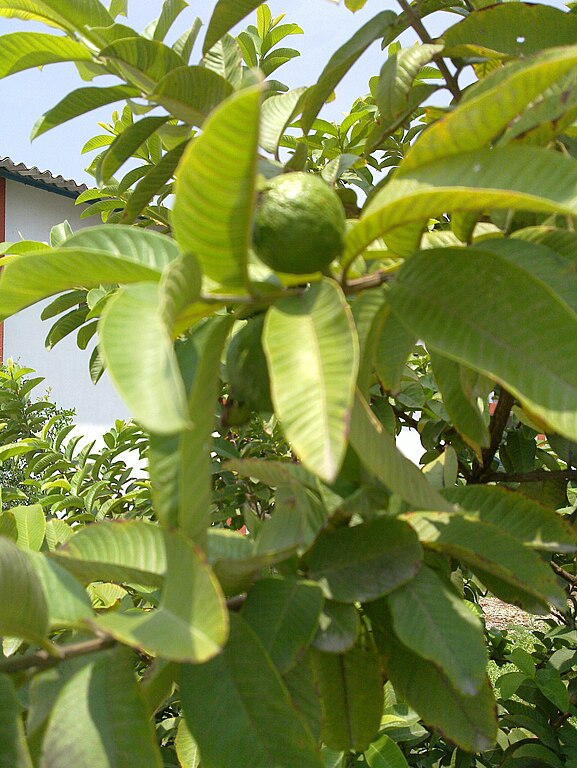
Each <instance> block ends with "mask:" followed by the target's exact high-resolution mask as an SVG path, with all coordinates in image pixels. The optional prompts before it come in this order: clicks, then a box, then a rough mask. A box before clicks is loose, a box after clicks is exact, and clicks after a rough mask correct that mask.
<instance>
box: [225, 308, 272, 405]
mask: <svg viewBox="0 0 577 768" xmlns="http://www.w3.org/2000/svg"><path fill="white" fill-rule="evenodd" d="M264 318H265V316H264V315H258V316H257V317H253V318H251V319H250V320H249V321H248V322H247V324H246V325H245V326H244V327H243V328H241V329H240V331H238V333H236V334H235V335H234V336H233V337H232V339H231V342H230V344H229V346H228V352H227V355H226V377H227V379H228V384H229V389H228V392H229V397H230V398H232V400H234V402H235V403H238V404H239V405H242V406H246V407H247V408H250V410H251V411H272V410H273V405H272V401H271V397H270V379H269V375H268V367H267V363H266V358H265V355H264V351H263V348H262V343H261V337H262V329H263V325H264Z"/></svg>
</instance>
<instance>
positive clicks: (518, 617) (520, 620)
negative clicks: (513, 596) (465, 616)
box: [479, 597, 542, 629]
mask: <svg viewBox="0 0 577 768" xmlns="http://www.w3.org/2000/svg"><path fill="white" fill-rule="evenodd" d="M479 604H480V605H481V608H482V609H483V611H484V612H485V619H486V621H487V626H488V627H495V629H507V627H510V626H512V625H514V624H521V625H522V626H524V627H529V628H535V627H537V626H538V625H539V621H540V619H541V618H542V617H541V616H534V615H533V614H532V613H526V612H525V611H522V610H521V609H520V608H517V607H515V606H514V605H509V604H508V603H503V602H502V601H501V600H498V599H497V598H496V597H482V598H480V600H479Z"/></svg>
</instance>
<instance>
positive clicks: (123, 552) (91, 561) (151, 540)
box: [51, 520, 166, 587]
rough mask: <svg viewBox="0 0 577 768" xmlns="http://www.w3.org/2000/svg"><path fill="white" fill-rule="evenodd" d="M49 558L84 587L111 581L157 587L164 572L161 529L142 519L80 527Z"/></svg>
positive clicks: (161, 582)
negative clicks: (85, 584) (78, 580)
mask: <svg viewBox="0 0 577 768" xmlns="http://www.w3.org/2000/svg"><path fill="white" fill-rule="evenodd" d="M51 557H53V558H54V559H55V560H56V562H57V563H58V564H59V565H61V566H62V567H63V568H66V570H67V571H70V572H71V573H72V574H74V576H76V577H77V578H79V579H81V580H82V581H84V582H85V583H87V584H89V583H90V582H93V581H113V582H118V583H121V584H122V583H126V582H134V583H136V584H143V585H148V586H153V587H158V586H161V585H162V584H163V582H164V574H165V573H166V551H165V547H164V541H163V538H162V530H161V529H160V528H159V527H158V526H156V525H151V524H150V523H145V522H144V521H141V520H131V521H126V522H115V523H108V522H107V523H100V524H98V525H91V526H88V527H86V528H82V529H81V530H80V531H79V532H78V533H75V534H74V536H72V537H71V538H70V539H69V540H68V541H67V542H66V544H64V546H63V547H61V548H60V549H59V550H58V551H57V552H56V553H53V554H52V555H51Z"/></svg>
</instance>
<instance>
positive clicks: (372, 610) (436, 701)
mask: <svg viewBox="0 0 577 768" xmlns="http://www.w3.org/2000/svg"><path fill="white" fill-rule="evenodd" d="M382 603H384V601H380V602H379V603H373V604H372V605H370V606H368V610H369V614H370V618H371V622H372V624H373V629H374V630H376V637H375V639H376V642H377V646H378V648H379V651H380V653H381V656H382V661H383V664H384V666H385V671H386V674H387V676H388V678H389V679H390V681H391V682H392V684H393V686H394V688H395V691H396V692H397V693H398V695H399V696H402V698H403V699H404V700H405V701H406V702H407V703H408V704H409V705H410V706H411V707H413V709H415V710H416V711H417V712H418V713H419V715H421V717H422V718H423V720H424V721H425V723H427V724H428V725H429V726H432V727H433V728H434V729H435V730H436V731H438V732H440V733H441V735H442V736H443V737H445V738H447V739H450V740H451V741H453V742H455V744H457V745H458V746H459V747H461V748H462V749H465V750H466V751H467V752H482V751H484V750H487V749H490V748H491V747H492V746H493V743H494V741H495V739H496V736H497V718H496V712H495V710H496V707H495V699H494V697H493V693H492V690H491V686H490V684H489V681H488V680H486V681H485V685H484V686H483V688H482V689H481V691H480V693H478V694H476V695H474V696H465V695H464V694H462V693H459V692H458V691H456V690H455V689H454V688H453V687H452V685H451V684H450V682H449V681H448V679H447V678H446V677H445V675H444V674H443V672H442V671H441V670H440V669H439V668H438V667H437V666H435V665H434V664H431V663H430V661H427V660H425V659H423V658H422V657H421V656H419V655H417V654H416V653H413V652H412V651H411V650H409V649H408V648H407V647H406V646H404V645H403V644H402V643H401V642H400V641H399V640H398V638H397V637H396V635H395V633H394V632H393V629H392V627H391V623H390V617H388V616H387V614H386V609H385V608H384V606H383V605H382Z"/></svg>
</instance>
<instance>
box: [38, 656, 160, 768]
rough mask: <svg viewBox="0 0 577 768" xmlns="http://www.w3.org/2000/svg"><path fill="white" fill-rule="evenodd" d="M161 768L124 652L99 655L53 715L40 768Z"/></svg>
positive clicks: (60, 699)
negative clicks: (67, 767)
mask: <svg viewBox="0 0 577 768" xmlns="http://www.w3.org/2000/svg"><path fill="white" fill-rule="evenodd" d="M66 764H70V765H74V767H75V768H134V765H135V764H136V765H138V766H139V768H161V766H162V760H161V758H160V754H159V752H158V748H157V746H156V739H155V736H154V729H153V726H152V724H151V722H150V720H149V717H148V713H147V711H146V707H145V704H144V700H143V698H142V695H141V693H140V691H139V690H138V687H137V683H136V678H135V676H134V663H133V657H132V654H131V653H130V652H128V651H127V650H125V649H118V650H113V651H108V652H105V653H99V654H98V655H96V656H92V657H91V658H90V661H89V662H88V663H87V664H86V665H85V666H83V667H82V668H81V669H80V670H79V671H78V672H76V674H75V675H74V676H73V677H72V678H71V679H70V680H68V681H67V682H66V683H65V684H64V686H63V688H62V690H61V691H60V694H59V695H58V698H57V699H56V703H55V705H54V708H53V710H52V713H51V716H50V720H49V723H48V726H47V728H46V735H45V737H44V741H43V743H42V754H41V757H40V768H53V766H54V767H55V766H57V765H66Z"/></svg>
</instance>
